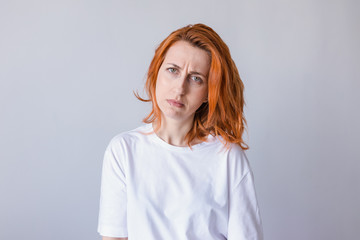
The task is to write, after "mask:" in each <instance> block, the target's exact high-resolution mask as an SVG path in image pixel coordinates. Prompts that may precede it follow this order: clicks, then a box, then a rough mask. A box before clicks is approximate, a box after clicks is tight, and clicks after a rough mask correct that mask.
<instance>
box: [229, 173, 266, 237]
mask: <svg viewBox="0 0 360 240" xmlns="http://www.w3.org/2000/svg"><path fill="white" fill-rule="evenodd" d="M263 238H264V237H263V229H262V223H261V218H260V212H259V208H258V203H257V199H256V193H255V187H254V177H253V174H252V171H251V170H250V169H249V171H248V172H247V173H245V174H244V176H243V177H242V179H241V180H240V181H239V183H238V184H236V185H235V186H234V188H233V189H232V191H231V193H230V199H229V222H228V238H227V239H228V240H263Z"/></svg>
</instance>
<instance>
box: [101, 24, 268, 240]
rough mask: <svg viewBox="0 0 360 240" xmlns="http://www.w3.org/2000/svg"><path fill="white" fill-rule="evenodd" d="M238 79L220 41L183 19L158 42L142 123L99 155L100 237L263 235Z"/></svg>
mask: <svg viewBox="0 0 360 240" xmlns="http://www.w3.org/2000/svg"><path fill="white" fill-rule="evenodd" d="M243 89H244V87H243V83H242V81H241V79H240V76H239V74H238V71H237V68H236V66H235V63H234V62H233V60H232V59H231V56H230V52H229V49H228V47H227V46H226V44H225V43H224V42H223V41H222V40H221V38H220V37H219V36H218V34H216V32H214V30H212V29H211V28H210V27H208V26H206V25H203V24H196V25H189V26H186V27H184V28H181V29H178V30H176V31H174V32H173V33H171V34H170V35H169V36H168V37H167V38H166V39H165V40H164V41H163V42H162V43H161V44H160V45H159V47H158V48H157V49H156V52H155V56H154V58H153V60H152V62H151V64H150V67H149V71H148V76H147V82H146V90H147V93H148V96H149V99H146V100H145V99H142V98H141V97H139V96H138V95H137V97H138V98H139V99H140V100H142V101H151V103H152V106H153V108H152V111H151V113H150V114H149V115H148V116H147V117H146V118H145V119H144V123H145V124H144V125H142V126H140V127H138V128H136V129H134V130H132V131H128V132H124V133H121V134H118V135H117V136H115V137H114V138H113V139H112V140H111V141H110V143H109V145H108V147H107V149H106V151H105V155H104V163H103V172H102V185H101V200H100V213H99V225H98V231H99V233H100V234H101V235H102V236H103V240H115V239H128V238H129V239H130V240H137V239H141V240H155V239H156V240H160V239H161V240H197V239H199V240H210V239H211V240H215V239H228V240H235V239H236V240H240V239H242V240H245V239H246V240H250V239H251V240H255V239H256V240H260V239H263V236H262V235H263V234H262V226H261V219H260V213H259V209H258V205H257V200H256V194H255V189H254V184H253V175H252V171H251V169H250V166H249V163H248V161H247V158H246V155H245V153H244V150H246V149H248V147H247V145H246V144H245V143H244V141H243V138H242V135H243V132H244V127H245V124H246V121H245V118H244V115H243V107H244V98H243Z"/></svg>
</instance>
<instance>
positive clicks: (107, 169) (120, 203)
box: [98, 138, 128, 237]
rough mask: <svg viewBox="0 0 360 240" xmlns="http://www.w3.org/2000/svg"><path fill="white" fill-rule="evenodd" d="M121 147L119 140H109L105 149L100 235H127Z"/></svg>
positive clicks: (124, 175) (124, 180) (124, 176)
mask: <svg viewBox="0 0 360 240" xmlns="http://www.w3.org/2000/svg"><path fill="white" fill-rule="evenodd" d="M123 156H124V153H123V149H122V147H121V143H120V141H119V140H116V139H115V138H114V139H112V141H110V143H109V145H108V147H107V149H106V150H105V154H104V159H103V167H102V176H101V193H100V208H99V221H98V232H99V234H100V235H102V236H108V237H127V235H128V233H127V196H126V174H125V164H124V162H125V159H124V157H123Z"/></svg>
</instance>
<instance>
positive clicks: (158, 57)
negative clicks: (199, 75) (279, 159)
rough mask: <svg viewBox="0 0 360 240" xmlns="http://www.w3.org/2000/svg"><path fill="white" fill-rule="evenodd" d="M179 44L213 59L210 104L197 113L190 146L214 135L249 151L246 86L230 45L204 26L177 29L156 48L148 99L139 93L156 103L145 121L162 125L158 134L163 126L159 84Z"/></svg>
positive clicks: (209, 94) (224, 141)
mask: <svg viewBox="0 0 360 240" xmlns="http://www.w3.org/2000/svg"><path fill="white" fill-rule="evenodd" d="M177 41H186V42H188V43H190V44H191V45H192V46H194V47H198V48H200V49H203V50H205V51H206V52H207V53H208V54H209V56H210V59H211V61H210V70H209V74H208V80H207V82H208V101H207V102H206V103H203V104H202V105H201V106H200V107H199V108H198V109H197V111H196V112H195V116H194V122H193V126H192V128H191V129H190V130H189V132H188V133H187V135H186V137H185V139H186V141H187V144H188V146H189V147H191V146H190V143H191V142H192V141H193V140H194V139H195V138H198V139H199V140H201V141H205V140H206V136H207V135H208V134H211V135H213V136H217V137H218V136H221V137H222V140H221V138H220V140H221V141H222V142H223V144H224V145H225V146H226V147H227V148H228V147H229V144H230V143H235V144H238V145H239V146H240V147H241V148H242V149H243V150H247V149H248V148H249V147H248V145H247V144H246V143H245V142H244V140H243V133H244V130H245V126H246V119H245V117H244V106H245V100H244V84H243V82H242V80H241V78H240V75H239V72H238V69H237V67H236V65H235V63H234V61H233V59H232V58H231V55H230V51H229V48H228V46H227V45H226V44H225V42H224V41H223V40H222V39H221V38H220V36H219V35H218V34H217V33H216V32H215V31H214V30H213V29H212V28H210V27H209V26H207V25H204V24H194V25H187V26H185V27H183V28H180V29H178V30H176V31H174V32H172V33H171V34H170V35H169V36H168V37H167V38H165V39H164V40H163V41H162V42H161V43H160V45H159V46H158V47H157V48H156V50H155V55H154V57H153V59H152V61H151V63H150V66H149V69H148V72H147V78H146V83H145V91H146V93H147V95H148V99H144V98H142V97H140V96H139V94H137V93H135V96H136V97H137V98H138V99H139V100H141V101H144V102H151V103H152V110H151V112H150V113H149V114H148V115H147V116H146V117H145V118H144V119H143V122H144V123H153V122H154V121H156V122H157V123H159V124H156V129H154V130H155V131H157V130H158V128H159V127H160V123H161V110H160V108H159V106H158V104H157V101H156V94H155V89H156V81H157V77H158V72H159V69H160V67H161V65H162V63H163V61H164V59H165V55H166V53H167V51H168V50H169V48H170V47H171V46H172V45H173V44H174V43H175V42H177Z"/></svg>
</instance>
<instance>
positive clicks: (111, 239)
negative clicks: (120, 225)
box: [102, 237, 128, 240]
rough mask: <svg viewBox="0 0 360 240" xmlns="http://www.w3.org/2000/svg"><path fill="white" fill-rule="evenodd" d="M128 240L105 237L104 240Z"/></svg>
mask: <svg viewBox="0 0 360 240" xmlns="http://www.w3.org/2000/svg"><path fill="white" fill-rule="evenodd" d="M127 239H128V238H113V237H103V238H102V240H127Z"/></svg>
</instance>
